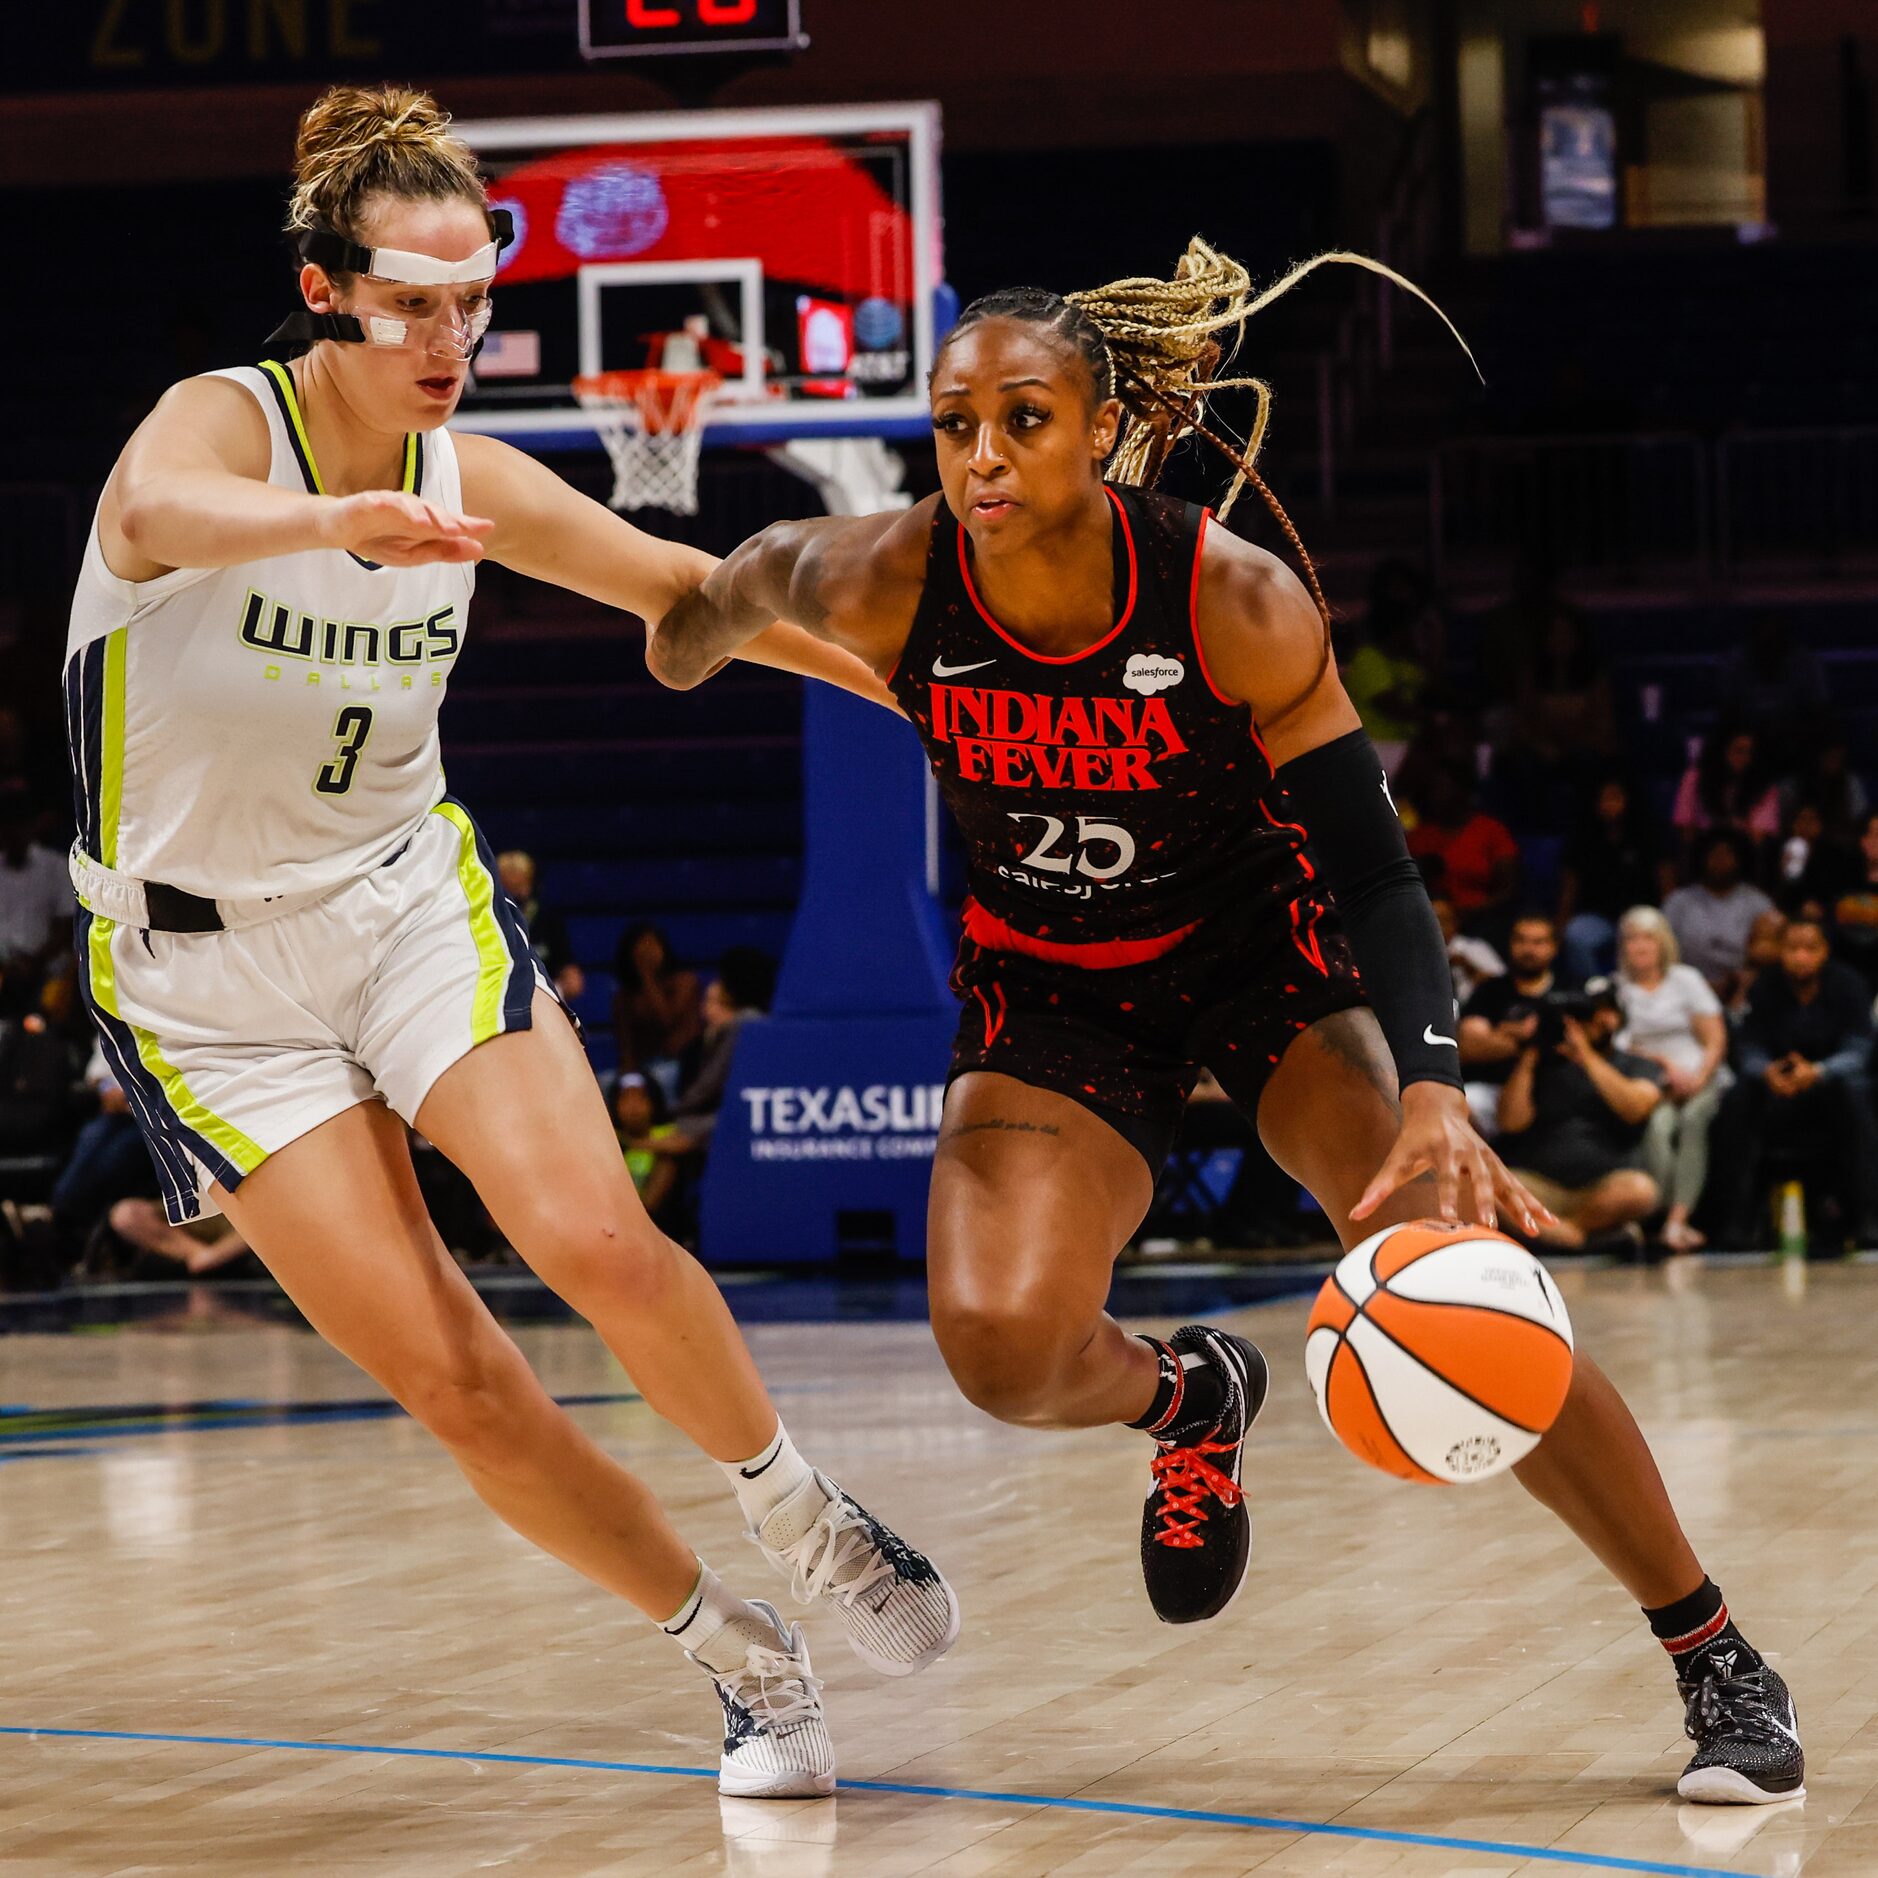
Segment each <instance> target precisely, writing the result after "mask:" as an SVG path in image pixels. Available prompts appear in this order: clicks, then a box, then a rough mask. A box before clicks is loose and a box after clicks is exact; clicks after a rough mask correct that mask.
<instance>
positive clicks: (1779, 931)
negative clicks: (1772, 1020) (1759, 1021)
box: [1724, 907, 1787, 1023]
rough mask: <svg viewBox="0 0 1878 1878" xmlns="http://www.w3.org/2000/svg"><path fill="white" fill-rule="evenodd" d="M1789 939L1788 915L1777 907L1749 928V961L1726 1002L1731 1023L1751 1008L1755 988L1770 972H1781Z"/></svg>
mask: <svg viewBox="0 0 1878 1878" xmlns="http://www.w3.org/2000/svg"><path fill="white" fill-rule="evenodd" d="M1786 937H1787V916H1786V914H1784V913H1783V912H1781V911H1780V909H1779V908H1778V907H1772V908H1769V910H1768V911H1767V912H1765V913H1763V914H1762V915H1761V916H1760V918H1758V919H1757V920H1756V921H1755V922H1754V924H1753V925H1752V926H1750V927H1749V928H1748V956H1747V962H1746V963H1745V964H1744V965H1743V966H1742V967H1741V969H1740V971H1739V972H1737V973H1736V974H1735V984H1734V990H1733V991H1732V992H1731V993H1730V994H1729V995H1728V997H1727V998H1726V999H1725V1000H1724V1002H1725V1003H1726V1004H1727V1006H1728V1018H1729V1022H1730V1023H1738V1022H1739V1021H1740V1019H1741V1016H1742V1014H1743V1012H1745V1011H1746V1010H1747V1008H1748V999H1749V998H1751V997H1752V996H1753V995H1754V987H1755V986H1756V985H1757V984H1759V983H1760V981H1761V980H1762V979H1763V978H1765V977H1766V976H1767V974H1768V973H1769V972H1777V971H1779V969H1780V948H1781V945H1782V944H1783V943H1784V941H1785V939H1786Z"/></svg>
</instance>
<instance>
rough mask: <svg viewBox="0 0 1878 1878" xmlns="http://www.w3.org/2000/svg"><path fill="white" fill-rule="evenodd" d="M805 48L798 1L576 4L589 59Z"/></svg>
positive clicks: (597, 0)
mask: <svg viewBox="0 0 1878 1878" xmlns="http://www.w3.org/2000/svg"><path fill="white" fill-rule="evenodd" d="M807 43H808V41H807V40H806V39H805V38H804V36H803V33H802V0H580V50H581V53H582V55H583V56H584V57H586V58H589V59H621V58H649V57H654V56H657V55H660V54H663V55H666V56H668V57H676V56H679V55H684V54H697V53H710V52H794V51H797V50H798V49H799V48H801V47H803V46H805V45H807Z"/></svg>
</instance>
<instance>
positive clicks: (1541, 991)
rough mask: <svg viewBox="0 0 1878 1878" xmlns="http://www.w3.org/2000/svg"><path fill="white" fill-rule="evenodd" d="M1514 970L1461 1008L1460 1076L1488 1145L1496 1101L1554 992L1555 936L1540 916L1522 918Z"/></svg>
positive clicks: (1495, 1124) (1516, 926)
mask: <svg viewBox="0 0 1878 1878" xmlns="http://www.w3.org/2000/svg"><path fill="white" fill-rule="evenodd" d="M1507 950H1508V956H1509V957H1510V958H1511V960H1512V969H1511V970H1510V971H1509V972H1507V973H1506V974H1505V975H1504V976H1502V977H1499V978H1489V979H1488V980H1487V982H1486V983H1485V984H1483V985H1481V986H1480V987H1479V989H1478V990H1476V991H1475V992H1474V994H1473V996H1472V997H1471V998H1469V999H1468V1000H1467V1002H1466V1003H1465V1004H1464V1005H1463V1006H1462V1007H1461V1028H1460V1031H1459V1033H1458V1034H1459V1039H1460V1046H1461V1074H1462V1075H1463V1076H1464V1077H1465V1078H1466V1081H1467V1108H1468V1112H1469V1113H1470V1114H1471V1115H1472V1116H1473V1118H1474V1126H1475V1127H1476V1128H1478V1129H1479V1130H1480V1132H1481V1133H1482V1134H1483V1135H1485V1136H1486V1137H1487V1139H1488V1140H1489V1141H1491V1140H1492V1139H1493V1137H1494V1135H1495V1134H1496V1133H1497V1132H1498V1130H1499V1127H1500V1119H1499V1115H1500V1097H1501V1093H1502V1091H1503V1090H1504V1088H1505V1086H1506V1081H1507V1078H1508V1077H1510V1076H1511V1075H1512V1073H1513V1066H1514V1065H1515V1064H1516V1063H1517V1062H1518V1061H1519V1059H1520V1054H1521V1052H1522V1051H1524V1050H1525V1049H1526V1048H1527V1046H1528V1045H1530V1044H1531V1042H1532V1040H1533V1037H1534V1035H1535V1034H1536V1033H1537V1031H1538V1028H1539V1007H1540V1005H1541V1004H1542V1003H1543V1002H1544V1000H1545V998H1546V996H1547V995H1548V994H1549V993H1550V992H1552V991H1553V990H1555V989H1556V988H1557V986H1558V980H1557V978H1556V977H1555V976H1554V975H1553V967H1554V966H1555V965H1556V964H1557V962H1558V930H1557V928H1556V927H1555V926H1554V925H1553V924H1552V922H1551V921H1550V920H1549V919H1547V918H1546V917H1545V915H1544V914H1543V913H1523V914H1521V915H1520V917H1519V918H1518V919H1516V920H1515V921H1514V922H1513V932H1512V937H1511V940H1510V941H1509V944H1508V948H1507Z"/></svg>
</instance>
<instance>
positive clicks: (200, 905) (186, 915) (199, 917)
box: [143, 880, 223, 932]
mask: <svg viewBox="0 0 1878 1878" xmlns="http://www.w3.org/2000/svg"><path fill="white" fill-rule="evenodd" d="M143 902H144V907H145V909H146V911H147V912H148V914H149V919H150V924H149V927H148V930H149V931H150V932H221V931H222V930H223V925H222V916H221V913H220V912H219V911H218V910H217V908H216V905H215V902H214V901H213V900H205V899H204V898H203V897H202V896H201V894H199V893H185V892H184V891H183V889H182V888H181V887H172V886H170V885H169V884H168V883H167V882H165V881H161V880H150V881H146V882H145V883H144V889H143Z"/></svg>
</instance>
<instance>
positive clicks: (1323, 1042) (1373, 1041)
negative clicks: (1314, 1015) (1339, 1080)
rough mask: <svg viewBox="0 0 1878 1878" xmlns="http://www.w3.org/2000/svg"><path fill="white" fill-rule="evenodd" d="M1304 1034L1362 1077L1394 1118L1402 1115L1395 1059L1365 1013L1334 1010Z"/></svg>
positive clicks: (1374, 1022)
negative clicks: (1393, 1114)
mask: <svg viewBox="0 0 1878 1878" xmlns="http://www.w3.org/2000/svg"><path fill="white" fill-rule="evenodd" d="M1306 1034H1307V1035H1309V1036H1311V1037H1313V1038H1315V1039H1316V1041H1317V1043H1318V1045H1319V1047H1320V1048H1322V1049H1323V1050H1325V1051H1327V1052H1328V1053H1329V1054H1330V1055H1331V1056H1334V1057H1335V1058H1336V1059H1337V1060H1338V1061H1339V1062H1340V1063H1346V1064H1348V1065H1349V1067H1350V1068H1351V1069H1353V1070H1355V1071H1356V1072H1357V1074H1358V1075H1359V1076H1362V1077H1363V1078H1364V1079H1365V1080H1366V1081H1367V1082H1368V1083H1369V1085H1370V1087H1371V1088H1372V1089H1374V1090H1375V1091H1376V1093H1377V1094H1378V1095H1379V1096H1381V1097H1382V1099H1383V1100H1384V1101H1385V1102H1387V1103H1388V1104H1389V1107H1390V1109H1391V1110H1392V1111H1393V1112H1394V1113H1395V1114H1397V1115H1400V1114H1401V1112H1402V1104H1401V1100H1400V1098H1399V1097H1398V1095H1397V1092H1396V1079H1395V1060H1394V1058H1392V1057H1391V1056H1390V1054H1389V1046H1388V1045H1387V1044H1386V1043H1385V1042H1384V1041H1383V1036H1382V1026H1381V1025H1380V1024H1378V1023H1377V1022H1376V1019H1375V1017H1374V1015H1373V1014H1372V1013H1371V1012H1369V1011H1363V1010H1353V1011H1335V1012H1332V1014H1331V1015H1330V1016H1329V1017H1321V1018H1319V1019H1318V1021H1317V1022H1316V1023H1314V1024H1313V1025H1312V1026H1311V1028H1310V1030H1309V1031H1308V1032H1307V1033H1306Z"/></svg>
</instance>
